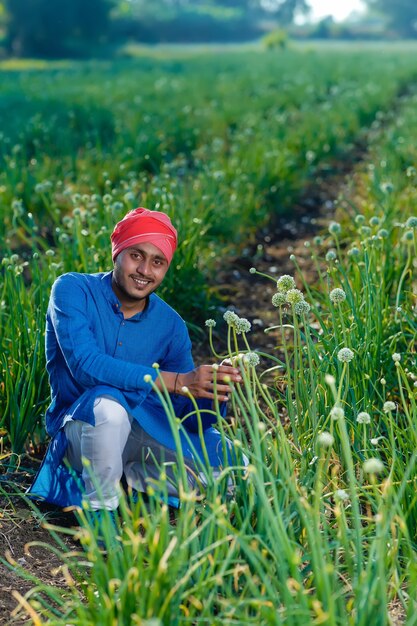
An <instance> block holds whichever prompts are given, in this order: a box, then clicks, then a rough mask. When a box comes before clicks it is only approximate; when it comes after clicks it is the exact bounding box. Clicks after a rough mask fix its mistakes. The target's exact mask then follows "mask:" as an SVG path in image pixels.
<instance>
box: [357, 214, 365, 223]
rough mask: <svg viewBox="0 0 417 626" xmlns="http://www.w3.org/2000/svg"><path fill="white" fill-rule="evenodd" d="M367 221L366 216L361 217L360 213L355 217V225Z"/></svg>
mask: <svg viewBox="0 0 417 626" xmlns="http://www.w3.org/2000/svg"><path fill="white" fill-rule="evenodd" d="M364 221H365V216H364V215H361V214H360V213H359V214H358V215H357V216H356V217H355V223H356V224H359V225H360V224H363V223H364Z"/></svg>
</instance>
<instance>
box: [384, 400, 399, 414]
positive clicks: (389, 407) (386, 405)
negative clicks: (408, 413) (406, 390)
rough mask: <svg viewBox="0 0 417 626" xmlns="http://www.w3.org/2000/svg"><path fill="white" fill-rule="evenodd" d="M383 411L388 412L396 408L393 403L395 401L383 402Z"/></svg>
mask: <svg viewBox="0 0 417 626" xmlns="http://www.w3.org/2000/svg"><path fill="white" fill-rule="evenodd" d="M382 408H383V411H384V413H390V412H391V411H395V410H396V408H397V405H396V404H395V402H392V401H391V400H387V401H386V402H384V406H383V407H382Z"/></svg>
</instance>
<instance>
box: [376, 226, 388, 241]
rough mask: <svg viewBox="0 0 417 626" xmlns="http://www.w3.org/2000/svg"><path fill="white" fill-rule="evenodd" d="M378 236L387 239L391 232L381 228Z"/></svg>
mask: <svg viewBox="0 0 417 626" xmlns="http://www.w3.org/2000/svg"><path fill="white" fill-rule="evenodd" d="M378 237H381V239H387V238H388V237H389V232H388V231H387V229H386V228H381V229H380V230H379V231H378Z"/></svg>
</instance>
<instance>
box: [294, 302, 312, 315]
mask: <svg viewBox="0 0 417 626" xmlns="http://www.w3.org/2000/svg"><path fill="white" fill-rule="evenodd" d="M310 309H311V307H310V305H309V303H308V302H306V301H305V300H301V302H296V303H295V304H294V313H296V315H307V313H308V312H309V311H310Z"/></svg>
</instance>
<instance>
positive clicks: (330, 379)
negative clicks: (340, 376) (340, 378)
mask: <svg viewBox="0 0 417 626" xmlns="http://www.w3.org/2000/svg"><path fill="white" fill-rule="evenodd" d="M324 380H325V381H326V383H327V384H328V385H334V384H335V382H336V379H335V377H334V376H332V375H331V374H326V375H325V377H324Z"/></svg>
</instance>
